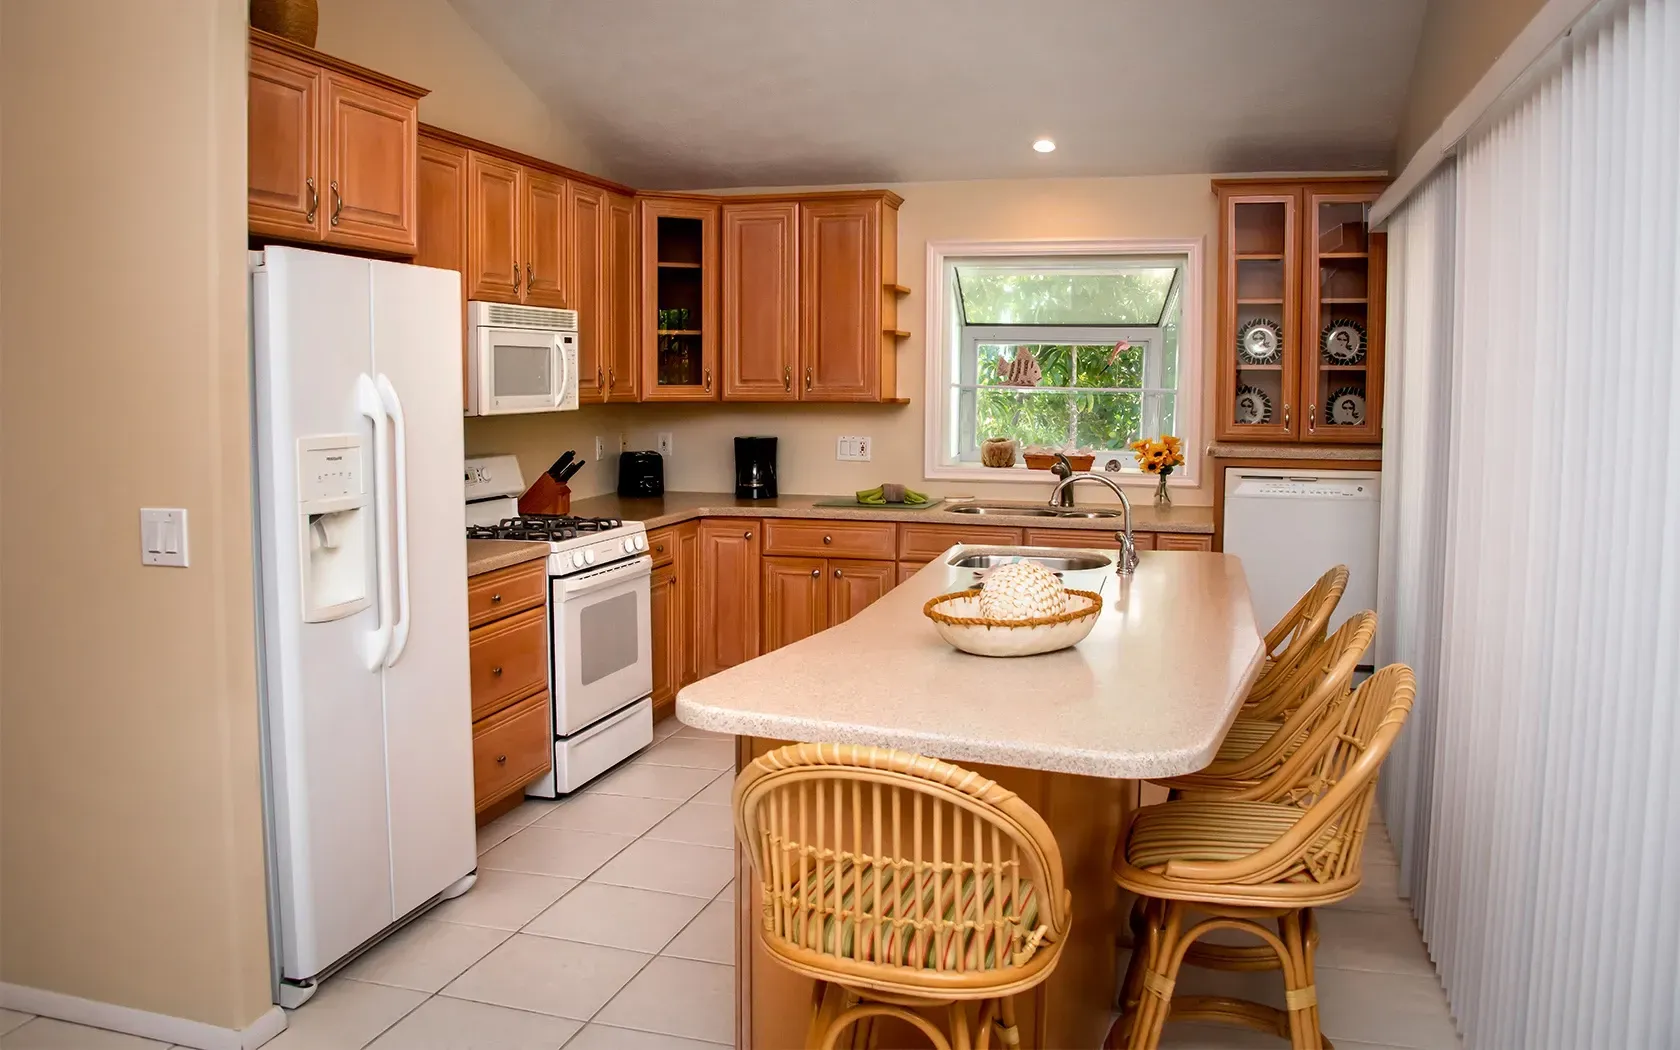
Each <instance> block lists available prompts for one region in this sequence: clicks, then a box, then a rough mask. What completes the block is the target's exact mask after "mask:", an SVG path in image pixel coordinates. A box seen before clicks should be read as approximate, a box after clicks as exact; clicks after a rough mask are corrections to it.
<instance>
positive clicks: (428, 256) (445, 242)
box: [414, 135, 468, 409]
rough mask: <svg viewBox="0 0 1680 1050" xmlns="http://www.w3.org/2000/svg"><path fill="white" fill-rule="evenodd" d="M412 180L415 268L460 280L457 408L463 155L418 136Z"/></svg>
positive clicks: (464, 387)
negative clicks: (446, 273) (432, 268)
mask: <svg viewBox="0 0 1680 1050" xmlns="http://www.w3.org/2000/svg"><path fill="white" fill-rule="evenodd" d="M418 161H419V163H418V166H417V175H416V179H415V182H416V194H417V202H416V208H417V211H416V223H415V234H416V243H415V250H414V261H415V263H416V264H418V265H420V266H435V267H437V268H438V269H440V270H454V271H456V272H458V273H459V274H460V275H461V315H462V316H461V340H462V342H461V407H462V408H463V409H464V408H466V407H468V405H467V400H468V392H467V344H466V335H467V329H466V323H467V322H466V309H467V306H466V301H467V276H466V274H467V151H466V150H465V149H463V148H462V147H460V146H457V145H455V144H454V143H451V142H443V141H440V140H437V139H433V138H430V137H428V136H425V135H422V136H420V146H419V151H418Z"/></svg>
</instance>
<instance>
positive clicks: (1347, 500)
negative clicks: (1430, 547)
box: [1222, 467, 1381, 631]
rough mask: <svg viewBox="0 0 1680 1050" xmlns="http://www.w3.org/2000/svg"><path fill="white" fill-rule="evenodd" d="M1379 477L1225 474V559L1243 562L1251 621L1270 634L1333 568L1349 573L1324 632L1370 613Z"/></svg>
mask: <svg viewBox="0 0 1680 1050" xmlns="http://www.w3.org/2000/svg"><path fill="white" fill-rule="evenodd" d="M1380 478H1381V473H1380V472H1379V471H1375V470H1287V469H1285V470H1276V469H1269V470H1260V469H1253V468H1248V467H1227V468H1225V522H1224V526H1223V529H1222V531H1223V533H1224V537H1225V553H1226V554H1235V555H1236V556H1237V557H1239V558H1241V559H1242V563H1243V571H1244V572H1245V573H1246V574H1247V575H1248V589H1249V593H1250V594H1251V595H1252V597H1253V599H1254V616H1255V621H1256V622H1257V623H1258V624H1259V625H1260V629H1261V630H1262V631H1269V630H1271V628H1272V625H1273V624H1275V623H1277V622H1278V620H1279V618H1281V617H1282V616H1283V614H1284V613H1286V612H1288V611H1289V609H1290V607H1291V606H1293V605H1294V604H1295V602H1296V600H1297V599H1299V598H1300V597H1301V595H1303V594H1305V593H1306V591H1307V588H1308V587H1311V586H1312V585H1313V581H1314V580H1317V579H1318V578H1319V577H1320V576H1322V575H1323V574H1324V571H1325V570H1326V569H1329V568H1330V567H1331V566H1333V565H1346V566H1347V567H1348V585H1347V591H1346V592H1345V593H1344V594H1343V595H1342V601H1341V604H1339V605H1338V606H1336V614H1335V616H1333V617H1331V620H1330V629H1331V630H1335V629H1336V628H1337V627H1338V626H1339V625H1340V624H1341V622H1342V621H1343V620H1345V619H1347V618H1348V617H1349V616H1351V615H1353V614H1354V613H1356V612H1361V611H1363V610H1365V609H1375V608H1376V607H1377V527H1378V522H1379V521H1380V518H1381V504H1380V501H1379V490H1380V488H1381V486H1380V483H1379V482H1380Z"/></svg>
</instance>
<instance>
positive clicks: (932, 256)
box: [923, 237, 1206, 488]
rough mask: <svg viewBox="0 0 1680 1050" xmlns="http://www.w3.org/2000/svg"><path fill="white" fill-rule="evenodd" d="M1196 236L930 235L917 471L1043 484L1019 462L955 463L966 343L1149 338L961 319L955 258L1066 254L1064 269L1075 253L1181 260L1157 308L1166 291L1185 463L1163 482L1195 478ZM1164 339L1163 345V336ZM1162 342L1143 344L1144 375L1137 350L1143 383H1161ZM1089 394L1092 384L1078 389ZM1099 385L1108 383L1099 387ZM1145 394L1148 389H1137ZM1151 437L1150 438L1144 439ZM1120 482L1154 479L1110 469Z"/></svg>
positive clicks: (1198, 402)
mask: <svg viewBox="0 0 1680 1050" xmlns="http://www.w3.org/2000/svg"><path fill="white" fill-rule="evenodd" d="M1203 240H1204V239H1203V238H1200V237H1198V238H1194V239H1178V240H1158V239H1136V238H1128V239H1118V240H1055V241H929V242H928V246H927V288H928V296H927V313H928V318H927V333H928V336H927V341H926V343H925V348H926V355H925V356H926V375H925V384H926V385H925V386H924V387H923V389H924V390H925V391H927V392H928V394H929V396H928V406H927V411H926V413H925V414H924V422H925V434H924V441H923V457H924V462H923V472H924V475H925V476H926V477H928V478H930V479H935V478H936V479H946V480H965V481H988V482H1005V483H1024V484H1033V485H1042V484H1044V476H1043V473H1042V472H1040V471H1029V470H1027V469H1025V468H1024V467H1022V466H1017V467H1015V468H1014V469H1009V470H1005V469H999V468H993V467H983V466H981V465H979V463H978V462H977V461H974V462H971V461H966V460H964V459H963V458H962V457H963V454H964V452H965V449H964V448H962V447H961V440H962V437H963V435H961V434H960V427H959V424H958V423H957V422H956V420H957V418H958V417H959V413H960V404H961V400H962V398H961V391H960V390H959V387H958V385H957V384H956V383H955V382H954V381H953V376H952V374H951V373H952V365H953V363H955V361H956V360H957V359H959V358H960V357H962V355H963V354H964V353H965V352H966V351H965V346H964V344H965V342H966V343H969V344H971V345H978V344H979V343H980V342H987V341H990V342H1033V343H1067V342H1082V341H1083V342H1100V341H1101V340H1100V339H1097V340H1071V339H1065V338H1062V337H1061V336H1060V335H1059V333H1063V332H1076V331H1082V332H1086V333H1098V332H1100V333H1104V335H1105V336H1106V337H1107V338H1108V340H1109V341H1110V342H1112V341H1113V340H1114V339H1119V338H1128V339H1129V338H1131V337H1130V336H1128V335H1127V334H1126V333H1127V332H1128V331H1138V330H1139V329H1140V327H1141V329H1142V330H1143V331H1148V332H1151V333H1155V334H1158V333H1159V332H1160V331H1161V329H1160V327H1159V326H1158V325H1157V326H1154V327H1151V326H1130V325H1114V326H1108V325H1067V326H1063V325H972V326H967V328H966V329H965V326H964V325H963V314H962V305H961V303H960V301H959V300H958V298H957V284H956V282H957V275H956V268H957V266H958V265H959V264H970V263H975V262H988V261H993V260H994V259H999V258H1015V259H1020V260H1023V261H1028V260H1030V261H1036V262H1042V263H1045V264H1054V263H1055V262H1057V261H1058V260H1060V259H1064V258H1065V259H1067V261H1068V262H1069V263H1070V265H1073V266H1077V263H1075V262H1074V259H1077V258H1080V257H1096V256H1103V257H1110V258H1112V257H1114V256H1138V257H1140V260H1139V261H1144V260H1145V259H1147V258H1149V257H1153V258H1156V259H1159V258H1160V257H1161V256H1169V255H1170V256H1182V257H1183V259H1184V268H1183V271H1182V274H1181V277H1180V279H1179V280H1178V281H1177V282H1175V288H1174V289H1172V290H1170V291H1169V292H1168V296H1167V300H1166V301H1164V302H1163V306H1162V314H1163V316H1164V315H1165V313H1166V309H1167V305H1168V304H1169V303H1170V301H1171V298H1172V296H1173V295H1175V294H1176V295H1178V296H1179V299H1180V303H1179V330H1178V383H1177V386H1176V387H1175V388H1174V390H1173V391H1172V392H1173V393H1174V396H1175V405H1174V412H1175V419H1176V420H1177V431H1178V435H1177V436H1178V437H1180V438H1182V439H1183V440H1184V448H1185V461H1184V465H1183V466H1182V467H1179V468H1178V469H1176V470H1174V471H1173V473H1172V475H1171V476H1170V477H1168V479H1167V484H1168V485H1170V486H1173V487H1175V488H1180V487H1186V486H1189V487H1194V486H1197V485H1199V484H1200V474H1201V460H1202V454H1201V448H1200V439H1201V425H1202V407H1203V406H1202V402H1203V401H1204V400H1205V394H1206V391H1205V390H1204V389H1203V386H1202V358H1203V356H1204V348H1203V344H1202V324H1203V322H1204V310H1205V300H1204V298H1203V295H1202V261H1203V254H1204V244H1203ZM975 330H986V331H989V332H993V333H1002V332H1005V331H1007V332H1010V333H1014V335H1013V336H1012V338H1009V339H996V338H994V339H991V340H985V339H979V340H975V339H971V338H967V333H968V332H972V331H975ZM1163 342H1164V341H1163ZM1162 350H1163V347H1161V346H1154V347H1152V351H1151V353H1152V355H1153V358H1154V361H1155V363H1156V369H1155V371H1154V372H1153V373H1150V372H1149V371H1148V363H1149V361H1150V357H1151V354H1150V353H1146V356H1145V363H1146V364H1145V367H1146V371H1145V380H1146V383H1147V382H1148V381H1149V380H1150V378H1151V376H1152V375H1153V378H1154V379H1155V380H1156V381H1157V382H1158V381H1159V379H1160V362H1161V353H1162ZM1080 389H1090V390H1096V389H1099V388H1080ZM1101 389H1107V388H1101ZM1144 389H1145V390H1146V391H1147V390H1150V389H1151V388H1149V387H1147V386H1146V387H1145V388H1144ZM1149 436H1153V435H1149ZM1113 477H1114V479H1115V480H1116V481H1118V482H1119V483H1120V484H1122V485H1126V486H1135V487H1153V486H1154V485H1155V478H1154V477H1153V476H1151V475H1147V474H1138V473H1134V472H1132V471H1123V472H1120V473H1117V474H1115V475H1113Z"/></svg>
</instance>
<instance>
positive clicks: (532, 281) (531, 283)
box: [525, 263, 537, 292]
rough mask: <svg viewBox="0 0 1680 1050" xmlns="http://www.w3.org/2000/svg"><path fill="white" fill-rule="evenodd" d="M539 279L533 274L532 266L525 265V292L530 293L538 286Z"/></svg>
mask: <svg viewBox="0 0 1680 1050" xmlns="http://www.w3.org/2000/svg"><path fill="white" fill-rule="evenodd" d="M536 283H537V279H536V277H534V276H533V275H532V274H531V264H530V263H526V264H525V290H526V291H527V292H528V291H530V290H531V289H532V288H533V287H535V286H536Z"/></svg>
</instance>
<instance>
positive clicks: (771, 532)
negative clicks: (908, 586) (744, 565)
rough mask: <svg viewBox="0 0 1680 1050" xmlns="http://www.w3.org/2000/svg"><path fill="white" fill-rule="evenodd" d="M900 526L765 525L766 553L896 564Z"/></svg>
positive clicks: (843, 523) (864, 523)
mask: <svg viewBox="0 0 1680 1050" xmlns="http://www.w3.org/2000/svg"><path fill="white" fill-rule="evenodd" d="M896 529H897V526H895V525H893V524H892V523H891V522H885V521H787V520H782V519H776V518H770V519H767V520H766V521H765V522H764V553H765V554H767V555H780V556H782V557H792V558H874V559H877V560H885V561H892V560H893V545H894V542H895V541H896V539H897V535H896Z"/></svg>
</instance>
